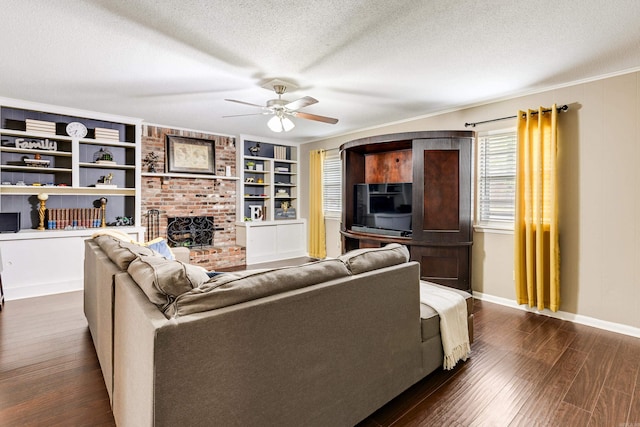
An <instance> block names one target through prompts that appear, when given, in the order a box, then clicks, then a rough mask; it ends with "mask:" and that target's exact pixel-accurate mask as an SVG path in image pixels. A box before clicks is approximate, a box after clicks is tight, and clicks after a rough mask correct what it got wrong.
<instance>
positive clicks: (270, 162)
mask: <svg viewBox="0 0 640 427" xmlns="http://www.w3.org/2000/svg"><path fill="white" fill-rule="evenodd" d="M240 139H241V144H240V145H241V150H242V156H241V157H240V158H239V160H238V161H239V162H240V163H239V165H238V168H239V169H240V170H241V171H242V176H241V180H242V183H241V190H240V191H241V194H243V195H244V197H243V198H242V203H240V204H239V206H238V209H239V212H238V216H239V217H240V218H243V219H244V222H256V221H258V222H259V221H275V220H291V219H298V210H297V203H298V202H297V200H298V192H297V169H298V158H297V153H298V148H297V146H295V145H290V144H289V143H285V142H281V141H277V140H265V139H264V138H254V137H249V136H241V138H240Z"/></svg>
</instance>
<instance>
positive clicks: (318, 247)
mask: <svg viewBox="0 0 640 427" xmlns="http://www.w3.org/2000/svg"><path fill="white" fill-rule="evenodd" d="M323 161H324V151H323V150H313V151H311V153H310V154H309V256H310V257H313V258H325V257H326V256H327V245H326V241H325V229H324V210H323V207H322V163H323Z"/></svg>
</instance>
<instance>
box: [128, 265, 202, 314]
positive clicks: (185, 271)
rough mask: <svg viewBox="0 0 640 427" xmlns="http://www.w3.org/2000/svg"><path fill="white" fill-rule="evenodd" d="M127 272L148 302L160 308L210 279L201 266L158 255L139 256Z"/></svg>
mask: <svg viewBox="0 0 640 427" xmlns="http://www.w3.org/2000/svg"><path fill="white" fill-rule="evenodd" d="M127 272H128V273H129V275H130V276H131V277H132V278H133V280H134V281H135V282H136V283H137V284H138V286H140V289H142V291H143V292H144V293H145V294H146V295H147V298H149V301H151V302H152V303H153V304H156V305H157V306H158V307H159V308H160V309H164V308H165V306H166V305H167V304H169V303H170V302H172V301H173V300H174V299H176V298H177V297H178V296H179V295H182V294H184V293H185V292H188V291H190V290H192V289H193V288H197V287H198V286H200V285H202V284H203V283H205V282H206V281H207V280H209V276H208V275H207V273H206V271H205V270H204V269H202V268H201V267H198V266H195V265H190V264H185V263H183V262H180V261H174V260H167V259H165V258H162V257H159V256H146V257H139V258H136V259H135V260H133V261H132V262H131V263H130V264H129V268H128V270H127Z"/></svg>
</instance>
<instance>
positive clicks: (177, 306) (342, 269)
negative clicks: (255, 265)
mask: <svg viewBox="0 0 640 427" xmlns="http://www.w3.org/2000/svg"><path fill="white" fill-rule="evenodd" d="M350 275H351V273H350V272H349V270H348V269H347V267H346V266H345V264H344V263H343V262H342V261H340V260H339V259H325V260H320V261H315V262H310V263H307V264H302V265H299V266H291V267H282V268H276V269H261V270H246V271H239V272H232V273H224V274H220V275H218V276H215V277H213V278H212V279H211V280H209V281H208V282H207V283H205V284H203V285H202V286H200V287H199V288H196V289H193V290H191V291H189V292H186V293H184V294H182V295H180V296H179V297H177V298H176V300H175V301H174V302H173V303H172V304H170V305H169V306H167V308H166V309H165V310H164V313H165V315H166V316H167V318H172V317H179V316H185V315H188V314H192V313H200V312H204V311H209V310H215V309H217V308H222V307H227V306H230V305H233V304H239V303H241V302H245V301H251V300H254V299H258V298H262V297H266V296H269V295H275V294H278V293H282V292H286V291H290V290H293V289H299V288H303V287H306V286H311V285H315V284H318V283H322V282H326V281H329V280H333V279H338V278H341V277H347V276H350Z"/></svg>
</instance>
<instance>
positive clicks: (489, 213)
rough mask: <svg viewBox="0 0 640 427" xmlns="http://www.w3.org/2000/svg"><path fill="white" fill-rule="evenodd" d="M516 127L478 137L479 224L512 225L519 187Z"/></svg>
mask: <svg viewBox="0 0 640 427" xmlns="http://www.w3.org/2000/svg"><path fill="white" fill-rule="evenodd" d="M516 144H517V135H516V131H515V130H510V131H501V132H496V133H492V134H489V135H485V136H482V137H480V138H479V150H478V224H479V225H492V224H493V225H498V226H500V225H501V226H503V227H504V226H510V225H513V221H514V216H515V190H516Z"/></svg>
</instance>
